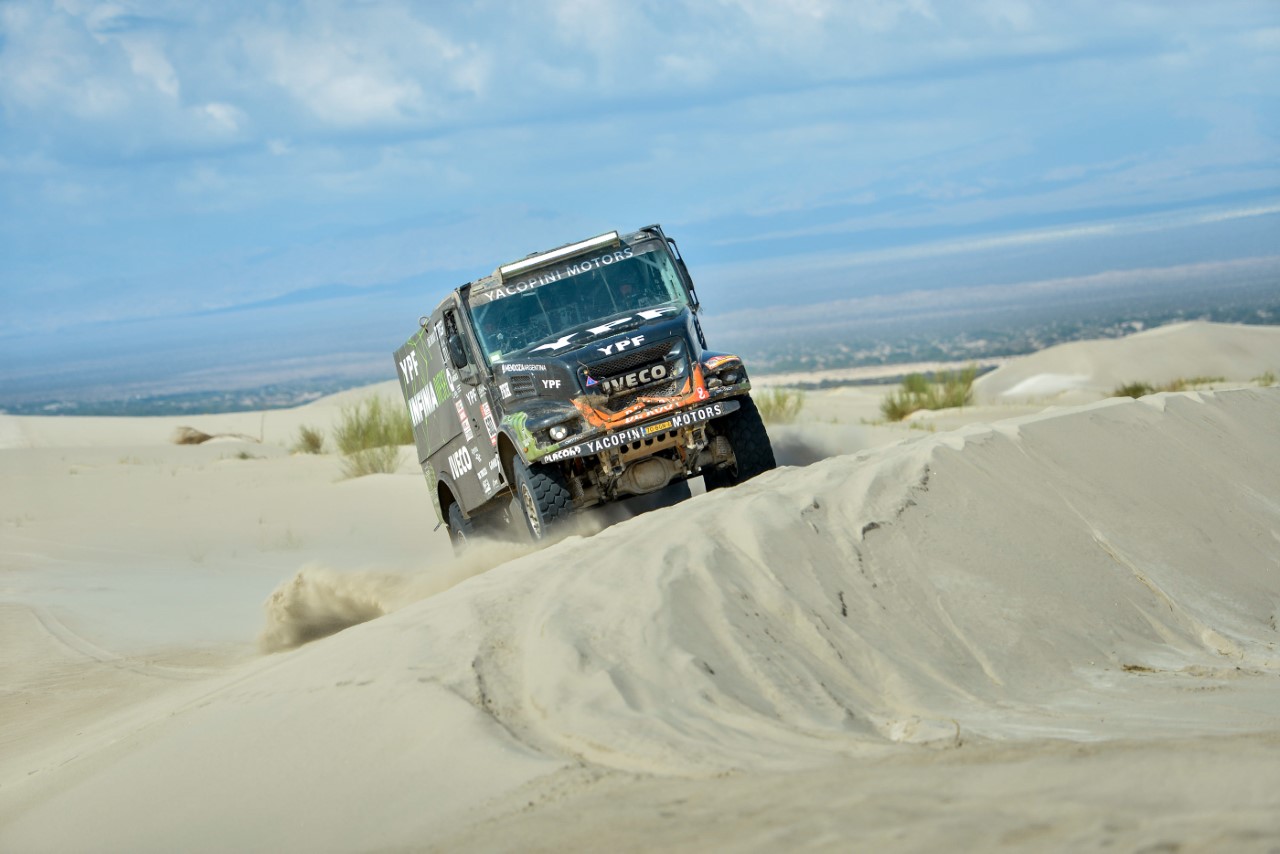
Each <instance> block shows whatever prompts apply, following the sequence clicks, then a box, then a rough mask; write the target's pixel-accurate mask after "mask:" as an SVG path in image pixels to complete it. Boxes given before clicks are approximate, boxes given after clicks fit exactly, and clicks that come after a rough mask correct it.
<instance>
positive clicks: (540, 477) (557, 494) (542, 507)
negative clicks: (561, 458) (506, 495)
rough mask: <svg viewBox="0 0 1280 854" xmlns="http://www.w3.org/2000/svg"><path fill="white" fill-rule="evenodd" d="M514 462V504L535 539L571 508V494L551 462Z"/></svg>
mask: <svg viewBox="0 0 1280 854" xmlns="http://www.w3.org/2000/svg"><path fill="white" fill-rule="evenodd" d="M514 462H515V476H516V477H515V480H516V504H517V506H519V508H520V512H521V515H523V516H524V522H525V526H526V527H527V528H528V530H529V536H530V538H532V539H533V540H534V542H537V541H538V540H541V539H542V538H544V537H546V536H547V533H548V531H549V530H550V529H551V528H554V527H555V526H556V524H557V523H559V522H561V521H562V520H563V519H565V518H566V517H567V516H568V515H569V514H570V513H571V512H573V498H572V497H571V496H570V495H569V486H568V484H566V483H565V479H564V473H563V472H561V471H560V469H559V468H557V467H555V466H544V465H538V464H536V463H535V464H533V465H530V466H526V465H524V464H523V463H522V462H520V461H519V460H518V459H517V460H515V461H514Z"/></svg>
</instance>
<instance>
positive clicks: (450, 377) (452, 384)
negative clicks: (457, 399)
mask: <svg viewBox="0 0 1280 854" xmlns="http://www.w3.org/2000/svg"><path fill="white" fill-rule="evenodd" d="M444 377H445V380H447V381H448V383H449V396H450V397H453V396H454V395H455V394H457V393H458V372H457V371H455V370H454V369H453V368H446V369H445V372H444Z"/></svg>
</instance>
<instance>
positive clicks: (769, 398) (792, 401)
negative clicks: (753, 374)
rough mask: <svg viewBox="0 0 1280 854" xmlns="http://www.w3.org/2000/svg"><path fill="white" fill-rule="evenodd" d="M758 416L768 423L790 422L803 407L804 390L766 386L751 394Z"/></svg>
mask: <svg viewBox="0 0 1280 854" xmlns="http://www.w3.org/2000/svg"><path fill="white" fill-rule="evenodd" d="M751 398H752V400H754V401H755V402H756V408H757V409H759V410H760V417H761V418H763V419H764V420H765V421H768V422H769V423H770V424H790V423H791V422H792V421H795V420H796V417H797V416H798V415H799V414H800V410H801V409H803V408H804V392H803V391H801V390H799V389H791V388H767V389H765V390H764V391H762V392H757V393H755V394H753V395H751Z"/></svg>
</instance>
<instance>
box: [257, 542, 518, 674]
mask: <svg viewBox="0 0 1280 854" xmlns="http://www.w3.org/2000/svg"><path fill="white" fill-rule="evenodd" d="M534 550H535V547H534V546H533V545H532V544H523V543H522V544H516V543H510V542H499V541H483V540H482V541H478V542H475V543H474V544H473V545H472V546H471V548H470V549H469V550H468V552H467V553H466V554H465V555H462V556H460V557H456V558H451V559H449V560H447V561H445V562H442V563H441V564H440V565H439V566H434V567H431V568H429V569H424V570H417V571H397V570H358V571H354V572H353V571H339V570H336V569H332V568H329V567H326V566H322V565H319V564H314V563H313V564H307V565H306V566H303V567H302V568H301V569H299V570H298V571H297V572H296V573H294V574H293V577H291V578H289V579H287V580H286V581H283V582H281V583H280V585H279V586H277V587H276V589H275V590H273V591H272V592H271V595H270V596H268V597H267V601H266V602H265V603H263V610H264V612H265V617H266V624H265V626H264V627H263V629H262V632H261V633H260V634H259V635H258V648H259V649H260V650H261V651H262V652H264V653H273V652H282V651H284V650H288V649H293V648H294V647H298V646H302V645H303V644H305V643H309V642H311V641H314V640H319V639H320V638H323V637H328V636H329V635H332V634H335V633H337V632H340V631H342V630H343V629H347V628H350V627H351V626H355V625H358V624H360V623H364V622H367V621H368V620H372V619H375V618H377V617H381V616H382V615H384V614H389V613H391V612H392V611H398V610H399V609H401V608H403V607H405V606H406V605H409V604H412V603H414V602H417V601H420V600H422V599H426V598H428V597H430V596H435V595H436V594H437V593H443V592H444V591H446V590H448V589H449V588H451V587H453V586H454V585H456V584H459V583H461V582H463V581H466V580H467V579H468V578H471V577H472V576H474V575H479V574H480V573H482V572H486V571H488V570H490V569H493V568H494V567H496V566H499V565H501V564H503V563H507V562H508V561H512V560H515V559H516V558H518V557H521V556H522V555H525V554H528V553H530V552H532V551H534Z"/></svg>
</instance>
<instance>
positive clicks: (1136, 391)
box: [1111, 382, 1156, 397]
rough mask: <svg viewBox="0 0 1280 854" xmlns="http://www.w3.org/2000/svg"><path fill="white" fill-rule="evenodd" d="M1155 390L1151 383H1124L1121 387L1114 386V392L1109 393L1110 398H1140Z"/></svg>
mask: <svg viewBox="0 0 1280 854" xmlns="http://www.w3.org/2000/svg"><path fill="white" fill-rule="evenodd" d="M1155 390H1156V389H1155V386H1153V385H1152V384H1151V383H1143V382H1136V383H1124V384H1123V385H1118V386H1116V387H1115V390H1114V391H1112V392H1111V396H1112V397H1142V396H1143V395H1144V394H1151V393H1152V392H1154V391H1155Z"/></svg>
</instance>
